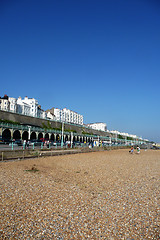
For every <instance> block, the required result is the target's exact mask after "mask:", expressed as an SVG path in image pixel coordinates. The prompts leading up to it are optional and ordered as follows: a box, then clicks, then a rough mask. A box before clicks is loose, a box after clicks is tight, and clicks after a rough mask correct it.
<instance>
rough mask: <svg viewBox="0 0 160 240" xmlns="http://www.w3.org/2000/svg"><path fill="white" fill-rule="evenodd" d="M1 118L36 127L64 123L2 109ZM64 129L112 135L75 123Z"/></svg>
mask: <svg viewBox="0 0 160 240" xmlns="http://www.w3.org/2000/svg"><path fill="white" fill-rule="evenodd" d="M0 119H1V120H9V121H13V122H18V123H20V124H22V125H30V126H36V127H44V125H46V126H47V125H48V123H49V125H50V127H52V128H59V129H61V128H62V123H61V122H59V121H53V120H46V119H41V118H36V117H31V116H26V115H21V114H17V113H12V112H7V111H2V110H0ZM64 130H66V131H67V130H72V131H76V132H77V134H83V133H88V134H92V135H99V136H109V137H110V134H109V133H107V132H103V131H97V130H94V129H90V128H87V127H85V126H81V125H75V124H68V123H64Z"/></svg>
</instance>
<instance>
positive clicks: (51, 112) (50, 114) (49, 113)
mask: <svg viewBox="0 0 160 240" xmlns="http://www.w3.org/2000/svg"><path fill="white" fill-rule="evenodd" d="M46 115H47V119H50V120H56V116H55V115H54V108H51V109H50V110H46Z"/></svg>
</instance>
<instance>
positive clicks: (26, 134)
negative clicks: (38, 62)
mask: <svg viewBox="0 0 160 240" xmlns="http://www.w3.org/2000/svg"><path fill="white" fill-rule="evenodd" d="M22 140H26V141H28V132H27V131H24V132H23V134H22Z"/></svg>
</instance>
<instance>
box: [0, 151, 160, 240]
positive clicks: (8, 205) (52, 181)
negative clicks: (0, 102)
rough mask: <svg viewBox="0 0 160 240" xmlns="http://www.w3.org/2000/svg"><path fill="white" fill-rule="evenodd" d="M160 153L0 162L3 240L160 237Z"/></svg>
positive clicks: (110, 153) (0, 233) (0, 230)
mask: <svg viewBox="0 0 160 240" xmlns="http://www.w3.org/2000/svg"><path fill="white" fill-rule="evenodd" d="M159 187H160V151H159V150H141V153H140V154H136V153H134V154H130V153H129V150H127V149H119V150H111V151H104V152H90V153H81V154H72V155H64V156H52V157H45V158H43V157H42V158H37V159H27V160H22V161H9V162H0V239H28V240H31V239H56V240H58V239H59V240H65V239H66V240H71V239H93V240H94V239H95V240H96V239H97V240H99V239H108V240H114V239H115V240H121V239H125V240H140V239H143V240H144V239H160V235H159V233H160V231H159V229H160V227H159V225H160V220H159V219H160V218H159V213H160V212H159V210H160V209H159V203H160V201H159V196H160V194H159V189H160V188H159Z"/></svg>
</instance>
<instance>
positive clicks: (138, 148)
mask: <svg viewBox="0 0 160 240" xmlns="http://www.w3.org/2000/svg"><path fill="white" fill-rule="evenodd" d="M137 153H138V154H139V153H140V147H139V146H137Z"/></svg>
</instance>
